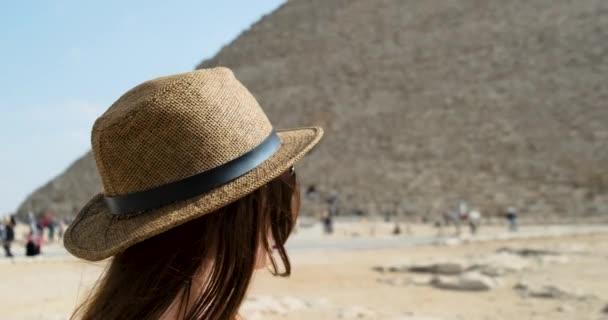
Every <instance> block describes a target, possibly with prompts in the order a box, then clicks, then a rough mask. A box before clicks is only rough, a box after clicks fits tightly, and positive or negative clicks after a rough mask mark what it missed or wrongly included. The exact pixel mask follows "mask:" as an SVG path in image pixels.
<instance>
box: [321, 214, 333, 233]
mask: <svg viewBox="0 0 608 320" xmlns="http://www.w3.org/2000/svg"><path fill="white" fill-rule="evenodd" d="M322 222H323V232H324V233H325V234H332V233H334V222H333V218H332V215H331V211H330V212H327V213H326V214H325V216H324V217H323V219H322Z"/></svg>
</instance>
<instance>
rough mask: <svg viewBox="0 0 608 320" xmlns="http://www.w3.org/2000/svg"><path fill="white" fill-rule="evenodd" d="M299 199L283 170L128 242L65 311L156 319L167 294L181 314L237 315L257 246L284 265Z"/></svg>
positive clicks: (87, 319) (88, 319)
mask: <svg viewBox="0 0 608 320" xmlns="http://www.w3.org/2000/svg"><path fill="white" fill-rule="evenodd" d="M299 201H300V199H299V188H298V185H297V182H296V179H295V176H294V175H292V174H290V173H285V174H283V175H282V176H281V177H280V178H277V179H275V180H273V181H271V182H269V183H268V184H266V185H264V186H263V187H261V188H259V189H257V190H256V191H254V192H253V193H251V194H249V195H247V196H245V197H243V198H241V199H239V200H237V201H236V202H234V203H232V204H230V205H227V206H225V207H223V208H221V209H219V210H216V211H215V212H212V213H209V214H206V215H204V216H202V217H200V218H197V219H195V220H192V221H189V222H187V223H185V224H183V225H181V226H178V227H175V228H173V229H171V230H169V231H167V232H165V233H162V234H160V235H157V236H155V237H152V238H150V239H148V240H145V241H143V242H140V243H138V244H135V245H133V246H132V247H130V248H128V249H127V250H125V251H124V252H122V253H119V254H117V255H116V256H115V257H114V259H113V260H112V261H111V263H110V264H109V266H108V267H107V269H106V271H105V273H104V275H103V276H102V278H100V280H99V281H98V283H97V287H96V289H95V291H93V293H92V295H91V296H90V297H89V299H87V301H85V302H84V303H83V304H82V305H81V306H80V307H79V308H78V309H77V310H76V311H75V312H74V314H73V315H72V319H74V318H81V319H84V320H92V319H104V320H113V319H158V318H159V317H161V316H162V315H163V314H164V313H165V312H166V311H167V309H168V308H169V307H170V306H171V305H172V304H173V302H174V301H179V311H178V313H179V315H180V316H183V319H189V320H195V319H211V320H224V319H234V318H236V316H237V312H238V309H239V306H240V305H241V303H242V302H243V299H244V298H245V294H246V292H247V287H248V286H249V282H250V281H251V278H252V275H253V272H254V270H255V264H256V257H257V252H258V249H259V248H261V249H264V250H265V252H266V253H268V255H269V257H270V261H271V263H272V270H271V271H272V273H273V274H274V275H279V276H288V275H289V274H290V273H291V265H290V263H289V258H288V256H287V252H286V251H285V247H284V243H285V241H286V240H287V238H288V236H289V234H290V233H291V231H292V229H293V227H294V224H295V220H296V217H297V213H298V210H299ZM269 235H272V239H273V240H274V249H276V250H277V251H278V254H279V256H280V258H281V260H282V262H283V265H284V270H283V271H280V270H279V269H280V268H279V266H278V264H277V263H276V261H275V259H274V258H273V255H272V253H273V248H271V244H270V243H269V239H268V236H269ZM203 270H204V273H205V275H206V279H205V280H204V284H203V286H202V290H201V292H200V294H197V295H196V296H198V299H196V301H188V300H189V297H190V291H191V290H192V288H195V286H193V285H192V281H193V279H196V276H197V275H200V273H201V271H203ZM177 299H179V300H177Z"/></svg>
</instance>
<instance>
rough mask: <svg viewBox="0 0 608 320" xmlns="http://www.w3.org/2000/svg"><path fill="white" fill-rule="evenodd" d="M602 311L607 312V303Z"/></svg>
mask: <svg viewBox="0 0 608 320" xmlns="http://www.w3.org/2000/svg"><path fill="white" fill-rule="evenodd" d="M602 313H606V314H608V304H607V305H606V306H605V307H604V309H602Z"/></svg>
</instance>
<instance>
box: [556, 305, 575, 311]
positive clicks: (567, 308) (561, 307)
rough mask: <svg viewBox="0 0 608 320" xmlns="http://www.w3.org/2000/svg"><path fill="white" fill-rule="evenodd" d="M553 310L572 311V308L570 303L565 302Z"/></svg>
mask: <svg viewBox="0 0 608 320" xmlns="http://www.w3.org/2000/svg"><path fill="white" fill-rule="evenodd" d="M555 310H557V311H559V312H572V311H574V308H573V307H572V306H570V305H567V304H565V305H561V306H558V307H557V308H556V309H555Z"/></svg>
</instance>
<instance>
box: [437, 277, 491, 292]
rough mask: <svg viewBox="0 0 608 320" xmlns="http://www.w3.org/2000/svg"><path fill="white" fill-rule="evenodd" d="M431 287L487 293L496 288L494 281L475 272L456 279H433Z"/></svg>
mask: <svg viewBox="0 0 608 320" xmlns="http://www.w3.org/2000/svg"><path fill="white" fill-rule="evenodd" d="M431 285H433V286H434V287H436V288H440V289H447V290H460V291H488V290H491V289H493V288H495V287H496V282H495V281H494V279H492V278H490V277H488V276H484V275H482V274H479V273H476V272H470V273H466V274H463V275H462V276H460V277H458V278H452V277H435V278H434V279H433V280H432V281H431Z"/></svg>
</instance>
